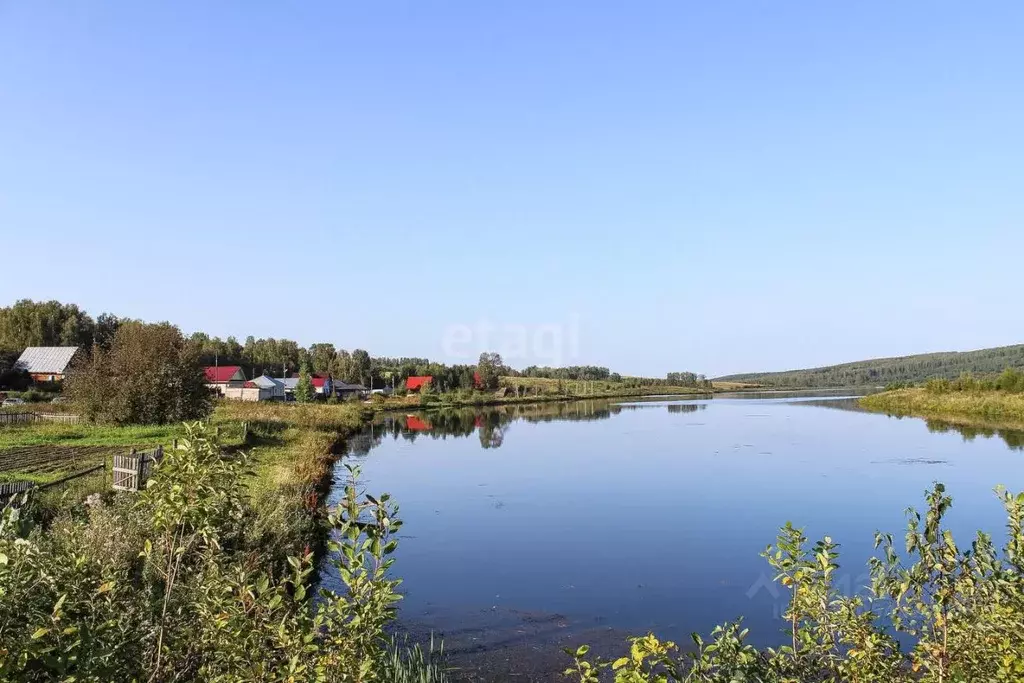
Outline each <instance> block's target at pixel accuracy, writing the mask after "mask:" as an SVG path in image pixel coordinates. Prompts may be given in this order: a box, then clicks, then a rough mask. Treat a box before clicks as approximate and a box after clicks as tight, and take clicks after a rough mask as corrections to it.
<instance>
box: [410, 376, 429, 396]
mask: <svg viewBox="0 0 1024 683" xmlns="http://www.w3.org/2000/svg"><path fill="white" fill-rule="evenodd" d="M433 381H434V378H433V376H432V375H413V376H412V377H409V378H408V379H406V380H405V388H406V390H407V391H411V392H417V391H419V390H420V389H422V388H423V387H424V386H426V385H428V384H430V383H431V382H433Z"/></svg>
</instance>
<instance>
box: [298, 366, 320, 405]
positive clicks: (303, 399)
mask: <svg viewBox="0 0 1024 683" xmlns="http://www.w3.org/2000/svg"><path fill="white" fill-rule="evenodd" d="M315 399H316V389H314V388H313V378H312V377H310V374H309V366H307V365H303V366H302V370H301V371H300V372H299V383H298V384H296V385H295V400H296V401H298V402H299V403H310V402H312V401H313V400H315Z"/></svg>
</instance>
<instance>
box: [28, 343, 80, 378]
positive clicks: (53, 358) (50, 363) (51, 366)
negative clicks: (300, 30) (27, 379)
mask: <svg viewBox="0 0 1024 683" xmlns="http://www.w3.org/2000/svg"><path fill="white" fill-rule="evenodd" d="M77 351H78V347H77V346H30V347H28V348H27V349H25V350H24V351H23V352H22V354H21V356H20V357H19V358H18V362H17V367H18V368H19V369H21V370H26V371H28V372H31V373H35V374H41V375H62V374H64V371H65V370H67V368H68V364H69V363H71V359H72V358H74V357H75V353H76V352H77Z"/></svg>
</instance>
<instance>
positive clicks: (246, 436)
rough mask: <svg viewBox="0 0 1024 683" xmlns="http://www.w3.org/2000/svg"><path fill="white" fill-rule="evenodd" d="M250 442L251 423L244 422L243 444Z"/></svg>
mask: <svg viewBox="0 0 1024 683" xmlns="http://www.w3.org/2000/svg"><path fill="white" fill-rule="evenodd" d="M247 443H249V423H248V422H243V423H242V445H245V444H247Z"/></svg>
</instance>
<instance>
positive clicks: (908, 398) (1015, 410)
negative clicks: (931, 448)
mask: <svg viewBox="0 0 1024 683" xmlns="http://www.w3.org/2000/svg"><path fill="white" fill-rule="evenodd" d="M860 404H861V405H862V406H864V407H865V408H867V409H869V410H874V411H878V412H884V413H888V414H890V415H900V416H915V417H930V418H935V419H940V420H945V421H947V422H952V423H955V424H968V425H969V424H984V425H986V426H992V427H995V426H1005V427H1012V426H1015V425H1019V426H1020V427H1022V428H1024V394H1008V393H1005V392H1002V391H977V392H966V391H963V392H961V391H958V392H949V393H941V394H940V393H933V392H929V391H927V390H925V389H898V390H896V391H886V392H884V393H881V394H872V395H871V396H865V397H864V398H862V399H860Z"/></svg>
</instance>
